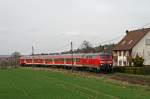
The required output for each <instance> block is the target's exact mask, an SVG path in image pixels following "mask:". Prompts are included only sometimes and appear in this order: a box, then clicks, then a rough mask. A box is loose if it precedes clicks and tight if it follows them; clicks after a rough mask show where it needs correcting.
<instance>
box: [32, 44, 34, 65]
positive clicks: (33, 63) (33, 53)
mask: <svg viewBox="0 0 150 99" xmlns="http://www.w3.org/2000/svg"><path fill="white" fill-rule="evenodd" d="M33 64H34V47H33V46H32V67H33Z"/></svg>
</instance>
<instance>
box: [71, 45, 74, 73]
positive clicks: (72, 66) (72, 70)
mask: <svg viewBox="0 0 150 99" xmlns="http://www.w3.org/2000/svg"><path fill="white" fill-rule="evenodd" d="M71 59H72V72H73V69H74V66H73V64H74V60H73V43H72V42H71Z"/></svg>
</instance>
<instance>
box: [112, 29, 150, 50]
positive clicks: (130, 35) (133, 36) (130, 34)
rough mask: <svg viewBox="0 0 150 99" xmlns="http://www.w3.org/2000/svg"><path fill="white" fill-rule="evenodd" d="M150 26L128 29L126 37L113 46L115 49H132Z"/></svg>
mask: <svg viewBox="0 0 150 99" xmlns="http://www.w3.org/2000/svg"><path fill="white" fill-rule="evenodd" d="M149 31H150V28H144V29H139V30H134V31H127V33H126V35H125V37H124V38H123V39H122V40H121V41H120V42H119V43H118V44H116V46H115V47H114V48H113V50H131V49H132V48H133V47H134V46H135V45H136V44H137V43H138V42H139V41H140V40H141V39H142V38H143V37H144V36H145V35H146V34H147V33H148V32H149Z"/></svg>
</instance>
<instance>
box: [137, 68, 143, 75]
mask: <svg viewBox="0 0 150 99" xmlns="http://www.w3.org/2000/svg"><path fill="white" fill-rule="evenodd" d="M135 69H136V72H135V73H136V74H137V75H144V74H145V73H144V67H135Z"/></svg>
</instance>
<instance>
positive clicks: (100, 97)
mask: <svg viewBox="0 0 150 99" xmlns="http://www.w3.org/2000/svg"><path fill="white" fill-rule="evenodd" d="M0 99H150V90H149V88H146V87H142V86H137V85H130V84H126V83H121V82H119V81H114V80H109V79H107V77H106V78H105V77H100V78H96V77H84V76H79V75H74V74H68V73H61V72H52V71H42V70H41V71H37V70H32V69H25V68H19V69H12V70H0Z"/></svg>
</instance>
